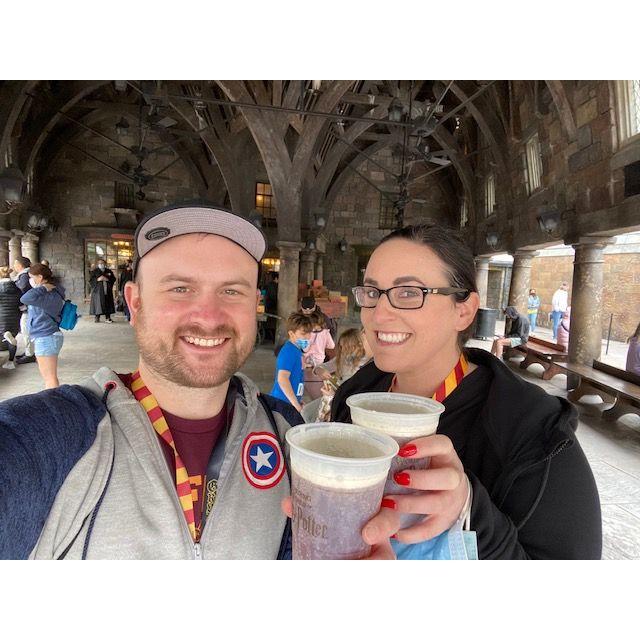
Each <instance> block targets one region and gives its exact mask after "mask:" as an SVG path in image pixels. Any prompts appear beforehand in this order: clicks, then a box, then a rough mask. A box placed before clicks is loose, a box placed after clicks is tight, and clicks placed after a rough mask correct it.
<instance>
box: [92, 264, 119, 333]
mask: <svg viewBox="0 0 640 640" xmlns="http://www.w3.org/2000/svg"><path fill="white" fill-rule="evenodd" d="M90 276H91V277H90V283H91V304H90V307H89V313H90V314H91V315H92V316H95V317H96V322H100V316H101V315H104V316H105V320H106V321H107V322H113V320H111V314H112V313H115V312H116V306H115V302H114V300H113V285H114V283H115V281H116V277H115V276H114V275H113V271H111V269H108V268H107V265H106V263H105V261H104V260H103V259H102V258H100V259H99V260H98V263H97V265H96V268H95V269H94V270H93V271H92V272H91V274H90Z"/></svg>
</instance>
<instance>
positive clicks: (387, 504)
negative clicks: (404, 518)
mask: <svg viewBox="0 0 640 640" xmlns="http://www.w3.org/2000/svg"><path fill="white" fill-rule="evenodd" d="M381 506H382V507H384V508H385V509H394V510H395V509H397V508H398V505H397V504H396V501H395V500H392V499H391V498H382V504H381Z"/></svg>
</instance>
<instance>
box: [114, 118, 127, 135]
mask: <svg viewBox="0 0 640 640" xmlns="http://www.w3.org/2000/svg"><path fill="white" fill-rule="evenodd" d="M116 133H117V134H118V135H119V136H124V135H125V134H127V133H129V122H128V120H127V119H126V118H125V117H124V116H122V117H121V118H120V120H118V122H116Z"/></svg>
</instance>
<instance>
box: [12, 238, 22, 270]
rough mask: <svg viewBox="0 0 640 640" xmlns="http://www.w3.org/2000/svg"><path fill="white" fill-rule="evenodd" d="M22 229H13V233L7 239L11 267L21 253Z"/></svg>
mask: <svg viewBox="0 0 640 640" xmlns="http://www.w3.org/2000/svg"><path fill="white" fill-rule="evenodd" d="M22 235H23V233H22V231H15V230H13V235H12V236H11V238H10V240H9V266H10V267H12V268H13V263H14V261H15V259H16V258H18V257H19V256H21V255H22V240H21V238H22Z"/></svg>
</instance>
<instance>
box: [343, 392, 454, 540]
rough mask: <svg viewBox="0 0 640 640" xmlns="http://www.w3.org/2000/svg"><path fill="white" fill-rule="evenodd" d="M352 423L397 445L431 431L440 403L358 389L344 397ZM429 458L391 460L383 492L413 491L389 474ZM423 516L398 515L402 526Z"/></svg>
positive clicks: (417, 465) (420, 464) (421, 466)
mask: <svg viewBox="0 0 640 640" xmlns="http://www.w3.org/2000/svg"><path fill="white" fill-rule="evenodd" d="M347 405H348V406H349V409H350V410H351V421H352V422H353V424H356V425H358V426H361V427H364V428H366V429H371V430H373V431H375V432H376V433H381V434H382V433H383V434H386V435H388V436H391V437H392V438H393V439H394V440H395V441H396V442H397V443H398V445H399V446H400V447H402V446H403V445H404V444H406V443H407V442H409V441H410V440H415V439H416V438H421V437H423V436H430V435H433V434H434V433H435V432H436V430H437V428H438V421H439V420H440V414H441V413H442V412H443V411H444V405H443V404H441V403H440V402H436V401H435V400H432V399H431V398H423V397H421V396H413V395H409V394H406V393H385V392H371V393H358V394H355V395H353V396H351V397H349V398H347ZM428 466H429V458H418V459H415V460H414V459H411V458H401V457H399V456H396V457H395V458H394V459H393V460H392V462H391V468H390V470H389V477H388V478H387V482H386V484H385V487H384V494H385V495H387V494H397V495H400V494H405V493H413V491H414V490H413V489H410V488H409V487H404V486H401V485H399V484H396V483H395V481H394V479H393V476H394V474H396V473H398V472H399V471H405V470H407V469H426V468H427V467H428ZM424 517H425V516H423V515H420V514H412V513H405V514H402V515H401V516H400V522H401V527H402V528H403V529H406V528H407V527H410V526H411V525H413V524H416V523H417V522H419V521H420V520H422V519H423V518H424Z"/></svg>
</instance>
